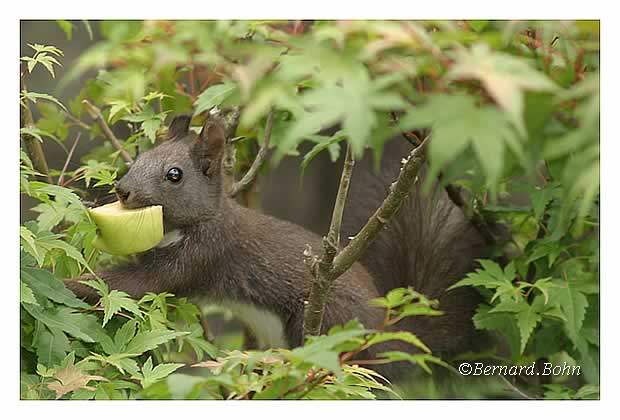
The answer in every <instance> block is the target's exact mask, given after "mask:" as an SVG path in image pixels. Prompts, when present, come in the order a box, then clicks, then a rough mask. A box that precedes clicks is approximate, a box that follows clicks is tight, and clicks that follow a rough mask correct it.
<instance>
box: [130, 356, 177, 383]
mask: <svg viewBox="0 0 620 420" xmlns="http://www.w3.org/2000/svg"><path fill="white" fill-rule="evenodd" d="M181 366H184V365H183V363H161V364H159V365H157V366H155V367H154V368H153V362H152V360H151V358H150V357H149V358H148V360H147V361H146V362H145V363H144V365H143V366H142V375H141V377H140V383H141V384H142V386H143V387H144V388H146V387H149V386H151V385H153V384H154V383H155V382H157V381H160V380H162V379H164V378H165V377H167V376H168V375H170V374H171V373H172V372H174V371H176V370H177V369H178V368H180V367H181Z"/></svg>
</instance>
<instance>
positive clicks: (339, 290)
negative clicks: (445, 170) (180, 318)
mask: <svg viewBox="0 0 620 420" xmlns="http://www.w3.org/2000/svg"><path fill="white" fill-rule="evenodd" d="M190 120H191V117H189V116H177V117H175V118H174V119H173V121H172V123H171V124H170V126H169V130H168V140H167V141H164V142H162V143H161V144H160V145H158V146H157V147H155V148H153V149H151V150H148V151H146V152H143V153H141V154H140V155H139V156H138V157H137V159H136V160H135V161H134V162H133V164H132V165H131V167H130V168H129V170H128V172H127V173H126V175H125V176H123V177H122V178H121V179H120V180H119V181H118V182H117V184H116V194H117V195H118V198H119V200H120V201H121V203H122V205H123V206H124V207H126V208H130V209H132V208H140V207H145V206H152V205H161V206H162V207H163V214H164V232H165V236H164V239H163V240H162V242H161V243H160V244H159V245H157V246H156V247H155V248H153V249H151V250H148V251H146V252H144V253H142V254H139V255H138V256H137V258H136V260H135V261H134V262H130V263H127V264H126V265H122V266H119V267H115V268H112V269H110V270H109V271H104V272H101V273H98V275H99V276H100V277H101V278H102V279H104V280H105V282H106V283H107V284H108V286H109V287H110V289H117V290H121V291H125V292H127V293H128V294H129V295H131V296H133V297H135V298H140V297H142V296H143V295H144V294H146V293H148V292H154V293H161V292H171V293H174V294H175V295H178V296H188V297H204V298H207V299H208V300H210V301H213V302H220V303H224V304H225V305H226V306H227V307H229V308H231V309H232V311H233V312H234V313H237V315H238V316H239V317H240V318H241V319H242V320H243V321H246V322H247V323H248V324H249V326H250V327H251V328H253V329H254V330H255V331H253V333H254V334H255V335H256V338H257V341H258V343H259V344H260V346H262V347H266V346H269V347H295V346H299V345H301V344H302V343H303V316H304V309H305V305H304V301H305V300H306V299H307V297H308V294H309V290H310V284H311V283H310V282H311V277H310V275H309V272H308V268H307V267H306V265H305V264H304V262H303V250H304V249H305V247H306V245H310V246H311V247H312V248H313V249H320V247H321V238H320V237H319V236H318V235H316V234H314V233H311V232H309V231H307V230H305V229H304V228H302V227H300V226H298V225H295V224H293V223H289V222H287V221H283V220H279V219H276V218H274V217H271V216H268V215H265V214H262V213H260V212H258V211H256V210H253V209H248V208H245V207H243V206H241V205H239V204H238V203H237V202H236V201H235V200H234V199H232V198H230V197H229V196H228V194H227V191H225V187H224V179H223V178H224V175H223V172H222V158H223V155H224V148H225V147H226V141H227V139H226V130H225V128H224V125H223V122H222V121H221V120H219V119H218V118H213V117H210V118H208V120H207V121H206V122H205V124H204V125H203V127H202V130H201V131H200V133H199V134H196V133H194V132H193V131H191V130H190V129H189V127H190ZM407 145H408V143H406V142H404V141H390V142H387V143H386V146H385V151H384V154H383V157H382V161H381V170H380V172H378V173H377V172H375V171H374V170H373V165H372V164H371V161H370V159H369V158H368V157H365V158H364V159H362V160H361V161H360V162H358V164H357V165H356V167H355V170H354V171H353V177H352V179H351V185H350V191H349V200H348V203H347V205H346V207H345V210H344V217H343V224H342V230H343V232H342V237H343V238H348V237H350V236H352V235H355V234H356V233H357V232H358V230H359V229H360V228H361V227H362V226H363V224H364V223H365V222H366V221H367V219H368V217H369V216H370V215H371V214H372V213H373V212H374V211H375V209H376V208H377V207H378V206H379V205H380V204H381V202H382V201H383V200H384V198H385V196H386V195H387V192H388V189H389V185H390V184H391V183H392V182H393V181H394V180H395V179H396V177H397V175H398V172H399V170H400V165H401V159H402V157H404V156H406V155H407V154H408V152H409V151H410V150H408V148H407ZM409 147H410V146H409ZM423 176H424V173H421V174H420V177H423ZM420 184H421V183H420V182H418V183H416V186H414V187H413V191H412V193H411V194H410V195H409V197H408V198H407V200H406V202H404V203H403V204H402V205H401V208H400V210H399V212H398V213H397V214H396V215H395V217H393V219H392V220H391V221H390V222H389V224H388V225H387V228H386V229H384V230H383V231H382V232H381V233H380V234H379V235H378V236H377V238H375V240H374V242H372V244H371V245H370V247H369V249H368V250H367V252H366V253H365V255H364V256H363V258H362V259H361V260H360V261H358V262H356V263H355V264H353V266H352V267H351V268H350V269H349V270H348V271H346V272H345V273H344V274H343V275H342V276H340V277H339V278H338V279H337V280H336V281H335V282H334V285H333V287H332V289H331V291H330V295H329V298H328V301H327V304H326V308H325V313H324V317H323V324H322V332H326V331H327V330H328V329H329V328H330V327H332V326H334V325H337V324H344V323H346V322H347V321H349V320H351V319H357V320H359V321H360V322H361V323H362V324H363V325H364V326H365V327H367V328H378V327H380V326H381V325H382V322H383V318H384V313H383V310H381V309H379V308H375V307H372V306H371V305H369V301H370V300H371V299H373V298H377V297H380V296H383V295H385V294H386V293H387V292H388V291H389V290H391V289H393V288H397V287H409V286H410V287H412V288H413V289H414V290H416V291H417V292H420V293H422V294H425V295H426V296H427V297H429V298H437V299H439V302H440V307H439V309H440V310H442V311H444V312H445V314H444V315H442V316H438V317H415V320H410V319H405V320H403V321H401V323H399V324H397V325H396V328H397V329H408V330H411V331H413V332H414V333H415V334H417V335H418V337H420V339H422V341H423V342H424V343H425V344H427V346H429V347H430V348H431V349H432V350H433V352H434V353H439V354H444V353H448V354H455V353H457V352H462V351H468V350H471V349H472V348H475V347H476V341H477V338H476V334H477V333H476V331H475V329H474V326H473V324H472V321H471V317H472V316H473V313H474V309H475V307H476V306H477V304H478V303H479V297H478V295H477V293H476V292H475V291H473V290H472V289H468V288H458V289H454V290H451V291H449V292H446V289H447V288H448V287H449V286H450V285H452V284H453V283H455V282H456V281H458V280H460V279H461V278H462V277H463V276H464V275H465V274H466V273H467V272H469V271H470V270H471V269H472V268H473V266H474V262H475V258H478V257H480V256H481V255H482V252H483V249H484V241H483V239H482V237H481V236H480V234H479V233H477V231H476V229H475V228H474V227H473V226H472V225H471V224H470V223H469V222H468V221H467V219H466V217H465V216H464V214H463V213H462V211H461V209H460V208H458V207H457V206H456V205H454V204H453V203H452V201H450V199H449V198H448V196H447V194H446V193H445V191H444V189H443V188H441V187H440V186H439V185H437V184H435V185H434V186H433V188H432V189H431V191H430V192H427V193H425V192H423V191H422V187H420ZM85 278H92V276H89V275H86V276H83V277H81V278H79V279H73V280H68V281H67V283H66V284H67V287H69V288H70V289H71V290H72V291H73V292H75V293H76V295H78V296H81V297H83V298H86V299H90V300H95V299H97V295H96V293H95V291H94V289H92V288H90V287H88V286H85V285H83V284H81V283H79V282H78V281H76V280H84V279H85ZM403 345H404V344H403ZM394 346H398V345H397V344H396V345H392V347H389V348H390V349H394V348H395V347H394ZM385 348H386V347H383V348H382V350H383V351H385ZM408 350H412V349H411V348H408Z"/></svg>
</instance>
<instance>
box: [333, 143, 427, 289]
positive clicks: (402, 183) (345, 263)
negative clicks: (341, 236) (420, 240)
mask: <svg viewBox="0 0 620 420" xmlns="http://www.w3.org/2000/svg"><path fill="white" fill-rule="evenodd" d="M428 142H429V138H428V137H427V138H426V139H425V140H424V141H423V142H422V144H421V145H420V146H418V147H417V148H415V149H413V150H412V151H411V153H410V154H409V156H408V158H407V159H406V161H405V163H404V165H403V167H402V168H401V170H400V174H399V175H398V178H397V180H396V181H395V182H394V183H393V184H392V185H391V186H390V192H389V193H388V196H387V197H386V198H385V200H384V201H383V203H382V204H381V206H380V207H379V208H378V209H377V210H376V211H375V213H374V214H373V215H372V216H371V217H370V219H368V221H367V222H366V224H365V225H364V227H362V229H361V230H360V231H359V233H358V234H357V235H355V236H354V237H353V239H351V241H350V242H349V244H348V245H347V246H346V247H345V248H344V249H343V250H342V251H341V252H340V253H339V254H338V255H337V256H336V258H335V259H334V262H333V268H332V270H331V271H330V273H329V275H330V278H331V279H336V278H338V277H339V276H340V275H342V274H343V273H344V272H345V271H347V270H348V269H349V268H351V266H352V265H353V264H354V263H355V262H356V261H357V260H358V259H359V258H360V257H361V256H362V254H363V253H364V252H365V251H366V249H368V247H369V246H370V243H371V242H372V241H373V239H374V238H375V237H376V236H377V234H378V233H379V232H380V231H381V230H382V229H383V228H384V227H385V226H386V225H387V223H388V222H389V221H390V219H391V218H392V216H394V214H396V212H397V211H398V209H399V208H400V205H401V203H402V202H403V201H404V200H405V199H406V198H407V196H408V195H409V191H410V190H411V187H412V186H413V184H414V183H415V182H416V180H417V179H418V172H419V170H420V167H421V166H422V163H423V162H424V160H425V157H426V148H427V145H428Z"/></svg>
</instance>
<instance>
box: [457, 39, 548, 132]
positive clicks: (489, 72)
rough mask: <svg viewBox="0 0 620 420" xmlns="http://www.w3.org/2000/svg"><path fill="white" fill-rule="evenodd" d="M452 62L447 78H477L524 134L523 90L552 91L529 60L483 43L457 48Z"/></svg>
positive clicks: (546, 78)
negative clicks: (494, 49)
mask: <svg viewBox="0 0 620 420" xmlns="http://www.w3.org/2000/svg"><path fill="white" fill-rule="evenodd" d="M454 58H455V63H454V65H453V66H452V67H451V68H450V71H449V72H448V74H447V76H446V77H447V78H448V79H449V80H454V79H477V80H480V81H481V82H482V84H483V86H484V87H485V88H486V89H487V91H488V92H489V94H490V95H491V96H492V97H493V99H495V100H496V101H497V103H498V104H499V105H500V106H501V107H502V108H504V109H505V110H506V112H508V114H509V115H510V118H511V120H512V122H513V123H514V124H515V126H516V127H517V128H518V129H519V132H520V133H521V134H522V135H523V136H525V134H526V130H525V123H524V121H523V103H524V92H525V91H539V92H545V91H554V90H556V89H557V87H556V86H555V84H554V83H553V82H552V81H551V80H550V79H549V78H548V77H547V76H545V75H544V74H543V73H540V72H538V71H537V70H535V69H534V68H533V67H532V66H530V65H529V63H528V61H527V60H525V59H524V58H521V57H515V56H513V55H510V54H506V53H503V52H499V51H492V50H491V49H490V48H489V46H488V45H486V44H476V45H473V46H472V47H471V49H470V50H466V49H463V48H461V49H457V50H456V52H455V54H454Z"/></svg>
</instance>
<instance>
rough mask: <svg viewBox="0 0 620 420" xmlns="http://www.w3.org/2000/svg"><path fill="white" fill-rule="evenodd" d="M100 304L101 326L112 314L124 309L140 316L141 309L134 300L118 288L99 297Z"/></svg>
mask: <svg viewBox="0 0 620 420" xmlns="http://www.w3.org/2000/svg"><path fill="white" fill-rule="evenodd" d="M101 304H102V305H103V311H104V312H103V314H104V315H103V326H104V327H105V324H107V323H108V321H109V320H110V319H111V318H112V316H113V315H115V314H117V313H118V312H120V311H121V310H122V309H125V310H127V311H129V312H131V313H133V314H134V315H136V316H138V317H142V311H140V308H139V307H138V304H137V303H136V301H135V300H133V299H132V298H130V297H129V295H128V294H127V293H125V292H121V291H119V290H112V291H111V292H109V293H106V294H105V295H104V296H102V297H101Z"/></svg>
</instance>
